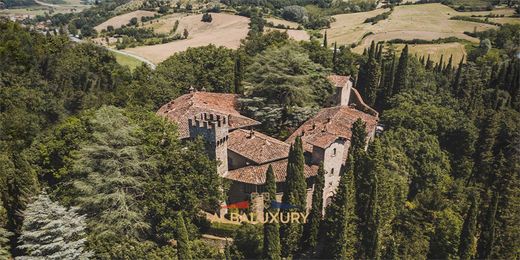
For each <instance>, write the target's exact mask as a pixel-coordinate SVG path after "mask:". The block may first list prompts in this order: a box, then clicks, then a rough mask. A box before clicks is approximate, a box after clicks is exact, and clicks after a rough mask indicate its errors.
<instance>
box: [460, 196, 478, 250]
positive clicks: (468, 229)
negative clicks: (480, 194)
mask: <svg viewBox="0 0 520 260" xmlns="http://www.w3.org/2000/svg"><path fill="white" fill-rule="evenodd" d="M477 204H478V202H477V197H476V195H473V196H472V197H471V206H470V208H469V210H468V213H467V214H466V218H465V219H464V224H463V225H462V232H461V234H460V244H459V257H460V259H461V260H469V259H471V258H472V257H473V254H474V252H473V251H474V250H473V249H474V244H475V235H476V233H477V214H478V212H477Z"/></svg>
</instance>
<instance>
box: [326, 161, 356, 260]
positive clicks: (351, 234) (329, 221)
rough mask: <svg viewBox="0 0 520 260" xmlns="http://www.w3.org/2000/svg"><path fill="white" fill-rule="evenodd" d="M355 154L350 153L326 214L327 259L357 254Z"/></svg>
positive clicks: (345, 257)
mask: <svg viewBox="0 0 520 260" xmlns="http://www.w3.org/2000/svg"><path fill="white" fill-rule="evenodd" d="M354 160H355V159H354V155H353V153H349V155H348V158H347V161H346V164H345V165H346V169H345V172H344V173H343V174H342V176H341V179H340V181H339V185H338V188H337V191H336V193H335V194H334V196H333V197H332V201H331V203H330V204H329V205H328V206H327V209H326V215H325V221H326V224H325V227H326V232H325V240H326V241H327V243H326V244H325V249H324V250H323V253H322V257H324V258H327V259H352V258H353V257H354V255H355V248H354V245H355V243H356V236H355V216H354V215H353V209H354V205H353V204H354V201H355V200H354V165H355V161H354Z"/></svg>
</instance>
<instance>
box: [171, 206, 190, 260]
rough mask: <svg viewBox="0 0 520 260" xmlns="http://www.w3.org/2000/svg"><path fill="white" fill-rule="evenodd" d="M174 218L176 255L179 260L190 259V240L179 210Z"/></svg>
mask: <svg viewBox="0 0 520 260" xmlns="http://www.w3.org/2000/svg"><path fill="white" fill-rule="evenodd" d="M175 220H176V221H175V222H176V226H177V229H176V231H177V232H176V233H177V236H176V237H177V257H178V258H179V260H190V259H192V253H191V248H190V241H189V239H188V231H187V230H186V225H185V224H184V217H183V216H182V213H181V212H179V213H177V217H176V219H175Z"/></svg>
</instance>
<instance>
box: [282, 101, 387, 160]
mask: <svg viewBox="0 0 520 260" xmlns="http://www.w3.org/2000/svg"><path fill="white" fill-rule="evenodd" d="M358 118H361V119H362V120H363V121H364V122H365V123H366V127H367V132H371V131H372V130H374V129H375V127H376V125H377V122H378V118H377V117H376V116H372V115H369V114H367V113H363V112H361V111H359V110H356V109H354V108H351V107H347V106H337V107H329V108H324V109H322V110H320V111H319V112H318V114H316V116H314V117H313V118H311V119H309V120H307V121H306V122H305V123H303V124H302V125H301V126H300V127H299V128H298V129H297V130H296V131H295V132H294V133H292V135H291V136H289V138H287V140H286V141H285V142H286V143H293V142H294V140H295V139H296V137H297V136H301V138H302V141H303V143H304V149H305V150H306V151H312V145H318V146H319V147H326V146H328V145H330V143H331V142H333V141H334V140H335V139H333V136H336V137H343V138H345V139H350V137H351V136H352V132H351V128H352V125H353V124H354V122H356V120H357V119H358ZM329 142H330V143H329Z"/></svg>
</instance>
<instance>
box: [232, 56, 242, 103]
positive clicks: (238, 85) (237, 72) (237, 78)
mask: <svg viewBox="0 0 520 260" xmlns="http://www.w3.org/2000/svg"><path fill="white" fill-rule="evenodd" d="M242 74H243V73H242V61H241V57H240V54H237V56H236V58H235V67H234V80H233V84H234V87H235V89H234V90H235V93H236V94H243V92H244V89H243V88H242V77H243V75H242Z"/></svg>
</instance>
